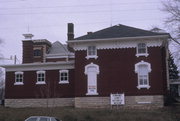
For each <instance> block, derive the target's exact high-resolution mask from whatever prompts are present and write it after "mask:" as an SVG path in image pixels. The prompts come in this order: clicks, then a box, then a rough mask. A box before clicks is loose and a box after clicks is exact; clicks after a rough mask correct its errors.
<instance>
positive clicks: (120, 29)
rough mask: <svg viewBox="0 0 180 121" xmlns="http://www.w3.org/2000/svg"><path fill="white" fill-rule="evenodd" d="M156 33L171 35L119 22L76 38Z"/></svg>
mask: <svg viewBox="0 0 180 121" xmlns="http://www.w3.org/2000/svg"><path fill="white" fill-rule="evenodd" d="M156 35H169V34H168V33H156V32H151V31H147V30H143V29H138V28H134V27H129V26H125V25H122V24H119V25H115V26H112V27H109V28H105V29H102V30H100V31H96V32H93V33H89V34H87V35H84V36H81V37H77V38H75V39H74V40H87V39H107V38H121V37H140V36H156Z"/></svg>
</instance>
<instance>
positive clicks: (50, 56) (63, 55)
mask: <svg viewBox="0 0 180 121" xmlns="http://www.w3.org/2000/svg"><path fill="white" fill-rule="evenodd" d="M45 57H46V58H75V55H74V53H59V54H46V55H45Z"/></svg>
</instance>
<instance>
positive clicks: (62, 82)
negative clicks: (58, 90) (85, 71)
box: [59, 81, 69, 84]
mask: <svg viewBox="0 0 180 121" xmlns="http://www.w3.org/2000/svg"><path fill="white" fill-rule="evenodd" d="M59 84H69V81H59Z"/></svg>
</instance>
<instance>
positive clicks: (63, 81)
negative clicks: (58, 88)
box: [59, 70, 69, 84]
mask: <svg viewBox="0 0 180 121" xmlns="http://www.w3.org/2000/svg"><path fill="white" fill-rule="evenodd" d="M62 73H67V77H66V78H67V80H61V79H62V77H61V76H62V75H61V74H62ZM64 78H65V77H64ZM68 83H69V70H60V71H59V84H68Z"/></svg>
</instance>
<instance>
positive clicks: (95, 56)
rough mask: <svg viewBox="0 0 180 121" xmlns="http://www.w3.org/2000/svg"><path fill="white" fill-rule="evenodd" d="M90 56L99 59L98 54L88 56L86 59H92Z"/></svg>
mask: <svg viewBox="0 0 180 121" xmlns="http://www.w3.org/2000/svg"><path fill="white" fill-rule="evenodd" d="M90 58H94V59H97V58H98V56H97V55H92V56H86V59H90Z"/></svg>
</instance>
